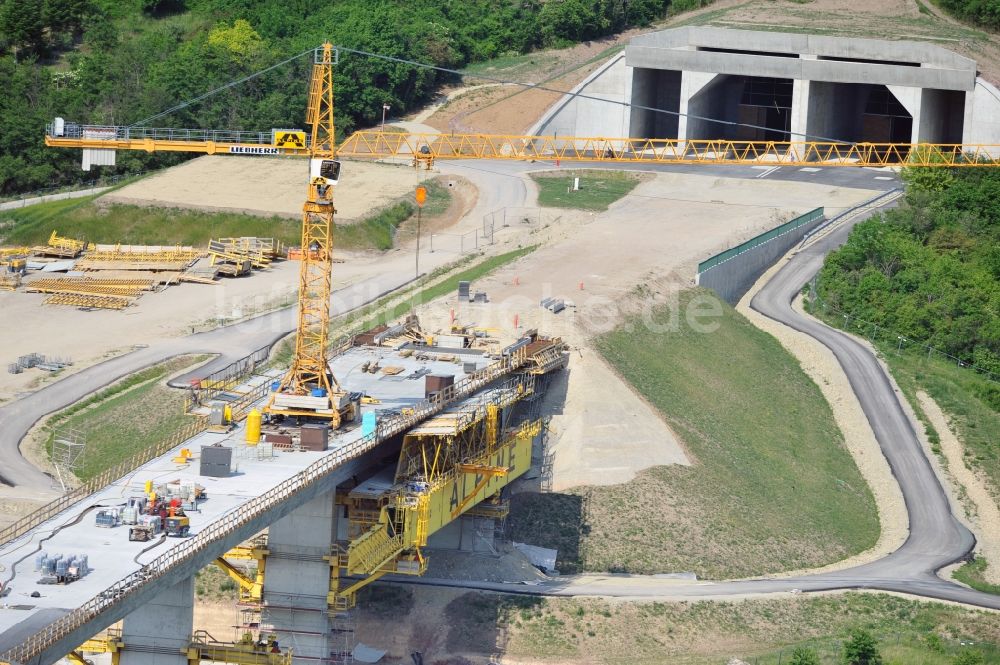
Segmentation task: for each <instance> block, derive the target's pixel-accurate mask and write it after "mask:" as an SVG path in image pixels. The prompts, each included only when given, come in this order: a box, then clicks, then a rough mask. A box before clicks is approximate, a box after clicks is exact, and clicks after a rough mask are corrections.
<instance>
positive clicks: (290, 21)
mask: <svg viewBox="0 0 1000 665" xmlns="http://www.w3.org/2000/svg"><path fill="white" fill-rule="evenodd" d="M707 2H708V0H673V1H671V0H548V1H546V2H543V1H542V0H461V1H459V0H419V1H418V2H407V1H405V0H338V1H337V2H330V3H312V2H307V1H306V0H0V89H2V90H4V94H3V95H0V196H2V195H9V194H12V193H16V192H23V191H31V190H33V189H39V188H44V187H50V186H58V185H64V184H70V183H73V182H78V181H79V180H80V179H81V177H82V176H81V174H80V173H79V169H78V167H77V164H78V162H79V155H77V154H73V153H75V151H61V150H53V149H46V148H45V147H44V145H43V140H42V139H43V133H44V127H45V124H46V123H48V122H51V121H52V119H53V118H54V117H55V116H60V117H64V118H66V119H67V120H72V121H75V122H80V123H88V124H108V125H122V124H132V123H135V122H138V121H140V120H142V119H144V118H146V117H148V116H151V115H153V114H155V113H158V112H160V111H163V110H164V109H167V108H170V107H172V106H174V105H176V104H177V103H178V102H181V101H183V100H187V99H191V98H193V97H195V96H197V95H199V94H201V93H203V92H205V91H207V90H210V89H213V88H215V87H217V86H219V85H222V84H224V83H227V82H229V81H232V80H234V79H238V78H240V77H243V76H246V75H248V74H251V73H253V72H257V71H260V70H261V69H264V68H265V67H268V66H270V65H272V64H274V63H276V62H280V61H282V60H284V59H285V58H287V57H289V55H291V54H295V53H300V52H302V51H305V50H307V49H309V48H310V47H314V46H317V45H319V44H320V43H322V42H323V41H325V40H331V41H332V42H333V43H335V44H338V45H342V46H345V47H350V48H356V49H359V50H365V51H371V52H377V53H383V54H386V55H390V56H395V57H399V58H406V59H410V60H416V61H420V62H425V63H429V64H434V65H438V66H441V67H447V68H451V69H460V68H463V67H465V66H466V65H468V64H470V63H475V62H481V61H484V60H488V59H492V58H496V57H502V56H513V55H520V54H524V53H528V52H530V51H532V50H534V49H538V48H543V47H551V46H561V45H566V44H569V43H572V42H577V41H581V40H589V39H593V38H597V37H601V36H604V35H609V34H613V33H615V32H619V31H621V30H623V29H625V28H627V27H630V26H642V25H647V24H649V23H650V22H652V21H654V20H657V19H659V18H662V17H663V16H664V15H665V14H666V13H667V11H668V10H679V9H686V8H690V7H694V6H700V5H701V4H704V3H707ZM310 65H311V59H310V58H308V57H303V58H300V59H298V60H296V61H294V62H292V63H289V64H288V65H286V66H283V67H280V68H277V69H275V70H274V71H272V72H269V73H267V74H265V75H263V76H261V77H259V78H256V79H253V80H251V81H249V82H247V83H245V84H242V85H240V86H237V87H234V88H231V89H229V90H226V91H225V92H224V93H221V94H219V95H216V96H214V97H212V98H210V99H208V100H205V101H204V102H201V103H199V104H197V105H195V106H191V107H188V108H185V109H183V110H181V111H178V112H176V113H173V114H171V115H170V116H168V117H165V118H163V119H160V120H158V121H157V124H156V126H169V127H189V128H219V129H242V130H255V131H266V130H268V129H270V128H272V127H301V126H302V124H303V116H304V112H305V108H306V82H307V80H308V75H309V68H310ZM449 76H450V75H448V74H443V73H441V72H436V71H433V70H427V69H419V68H415V67H412V66H408V65H404V64H400V63H392V62H384V61H378V60H373V59H366V58H363V57H360V56H345V57H343V58H342V59H341V61H340V63H339V64H338V65H337V67H336V71H335V87H336V91H337V92H336V98H337V112H338V122H339V123H340V124H339V127H338V131H339V133H346V132H350V131H352V130H353V129H355V128H357V127H362V126H372V125H374V124H376V123H377V122H378V119H379V117H380V114H381V109H382V105H383V104H389V105H390V106H391V107H392V109H393V112H402V111H406V110H408V109H412V108H414V107H416V106H418V105H421V104H423V103H426V102H427V101H428V100H429V99H430V98H431V96H432V95H433V93H434V91H435V89H436V88H437V87H438V86H439V85H440V84H441V83H443V82H445V81H447V80H448V79H449ZM184 158H185V157H183V156H180V155H173V156H170V155H167V156H163V155H146V154H140V153H131V154H125V153H122V154H119V155H118V163H119V167H118V168H117V170H119V171H140V170H144V169H148V168H154V167H157V166H162V165H168V164H171V163H174V162H176V161H179V160H181V159H184ZM90 177H92V176H90Z"/></svg>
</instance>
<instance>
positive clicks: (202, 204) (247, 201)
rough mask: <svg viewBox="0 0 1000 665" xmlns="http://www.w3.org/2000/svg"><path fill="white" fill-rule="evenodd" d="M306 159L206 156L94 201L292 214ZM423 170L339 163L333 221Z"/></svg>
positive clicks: (356, 215)
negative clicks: (336, 215) (335, 212)
mask: <svg viewBox="0 0 1000 665" xmlns="http://www.w3.org/2000/svg"><path fill="white" fill-rule="evenodd" d="M307 161H308V160H305V159H292V158H288V159H274V158H266V157H238V156H221V155H206V156H205V157H199V158H198V159H192V160H191V161H189V162H185V163H183V164H181V165H179V166H175V167H173V168H171V169H167V170H166V171H164V172H162V173H158V174H156V175H154V176H151V177H149V178H144V179H142V180H140V181H139V182H136V183H133V184H131V185H128V186H127V187H123V188H122V189H119V190H117V191H115V192H113V193H111V194H108V195H107V196H103V197H101V198H99V199H98V200H97V201H98V202H104V203H128V204H132V205H144V206H168V207H173V208H193V209H195V210H207V211H223V210H224V211H230V212H241V213H246V214H251V215H263V216H267V217H269V216H271V215H278V216H281V217H294V218H298V217H300V216H301V215H302V201H303V200H304V197H305V193H306V176H307V171H308V165H307V164H306V162H307ZM423 179H424V174H423V173H422V172H420V171H418V170H416V169H413V168H411V167H408V166H401V165H391V164H374V163H370V162H345V163H344V167H343V169H342V171H341V178H340V183H339V184H338V185H337V190H336V193H335V195H334V197H335V204H336V206H337V212H338V217H337V223H338V224H345V223H349V222H350V221H351V220H359V219H361V218H362V217H364V216H365V215H366V214H367V213H369V212H371V211H372V210H375V209H377V208H380V207H382V206H384V205H386V204H388V203H390V202H391V201H393V200H394V199H396V198H398V197H400V196H403V195H404V194H407V193H409V192H412V191H413V188H414V187H415V186H416V185H417V184H418V183H419V182H420V181H421V180H423Z"/></svg>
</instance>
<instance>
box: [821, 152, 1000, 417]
mask: <svg viewBox="0 0 1000 665" xmlns="http://www.w3.org/2000/svg"><path fill="white" fill-rule="evenodd" d="M904 179H905V180H906V181H907V194H906V200H905V203H904V204H903V205H902V206H901V207H900V208H898V209H896V210H890V211H888V212H886V213H885V214H882V215H876V216H874V217H872V218H871V219H869V220H866V221H864V222H861V223H860V224H858V225H857V226H855V227H854V230H853V231H852V232H851V235H850V238H849V240H848V241H847V244H845V245H844V246H843V247H842V248H841V249H839V250H838V251H836V252H833V253H831V254H830V255H829V256H828V257H827V261H826V265H825V266H824V267H823V270H822V271H821V273H820V279H819V282H818V286H817V288H818V292H819V295H820V297H821V298H823V299H824V300H825V301H827V302H828V303H829V304H830V305H833V306H834V307H836V308H837V309H839V310H841V311H843V312H845V313H849V314H850V315H852V316H855V317H860V318H862V319H865V320H867V321H870V322H872V323H875V324H878V325H879V326H880V327H883V328H887V329H889V330H892V331H894V332H895V333H897V334H901V335H904V336H906V337H908V338H910V339H913V340H918V341H921V342H923V343H928V344H931V345H932V346H934V347H936V348H938V349H939V350H941V351H944V352H946V353H949V354H951V355H953V356H956V357H958V358H961V359H962V360H963V361H965V362H970V363H974V364H975V365H977V366H979V367H981V368H983V369H986V370H989V371H991V372H993V373H995V374H1000V173H998V172H997V170H996V169H955V170H953V171H949V170H945V169H941V170H933V171H931V170H923V171H921V170H919V169H909V170H907V171H905V172H904ZM997 397H1000V395H997ZM994 406H995V408H998V409H1000V399H998V400H997V404H995V405H994Z"/></svg>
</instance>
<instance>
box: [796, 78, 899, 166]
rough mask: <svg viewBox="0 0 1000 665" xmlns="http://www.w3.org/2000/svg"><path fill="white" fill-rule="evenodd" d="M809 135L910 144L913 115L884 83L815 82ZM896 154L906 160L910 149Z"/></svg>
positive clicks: (819, 138)
mask: <svg viewBox="0 0 1000 665" xmlns="http://www.w3.org/2000/svg"><path fill="white" fill-rule="evenodd" d="M908 101H909V103H911V104H913V102H914V100H912V99H909V100H908ZM806 134H807V135H808V140H809V141H819V142H824V143H825V142H829V141H836V142H844V143H852V144H853V143H878V144H885V143H903V144H908V143H910V142H911V141H912V139H913V116H912V114H911V113H910V110H909V109H907V107H906V105H905V104H904V103H903V101H901V100H900V99H899V98H897V97H896V95H895V94H893V92H892V90H890V89H889V88H888V87H886V86H884V85H881V84H871V83H830V82H826V81H811V82H810V84H809V99H808V115H807V122H806ZM887 150H888V149H886V148H880V149H879V151H881V152H886V151H887ZM895 154H898V155H899V156H900V158H902V159H905V158H906V156H907V154H908V150H906V149H903V150H901V151H895V152H893V155H895Z"/></svg>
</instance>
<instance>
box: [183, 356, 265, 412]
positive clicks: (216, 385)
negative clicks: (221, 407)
mask: <svg viewBox="0 0 1000 665" xmlns="http://www.w3.org/2000/svg"><path fill="white" fill-rule="evenodd" d="M270 353H271V347H270V346H262V347H260V348H259V349H257V350H256V351H254V352H252V353H250V354H249V355H246V356H243V357H242V358H240V359H239V360H236V361H233V362H231V363H230V364H228V365H226V366H225V367H223V368H222V369H219V370H216V371H214V372H212V373H211V374H209V375H208V376H205V377H204V378H201V379H197V381H192V385H191V387H192V388H193V390H192V391H191V392H189V393H188V394H187V395H186V396H185V398H184V410H185V411H190V410H191V409H192V408H194V407H195V406H197V405H199V404H204V403H205V402H208V401H211V400H213V399H215V398H216V397H219V396H220V395H222V394H223V393H226V392H229V391H231V390H233V389H235V388H236V387H237V386H239V385H240V384H241V383H243V382H245V381H246V380H247V379H249V378H250V377H251V376H253V375H254V372H255V371H256V369H257V368H258V367H260V366H261V365H263V364H264V363H266V362H267V359H268V356H269V355H270Z"/></svg>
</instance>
